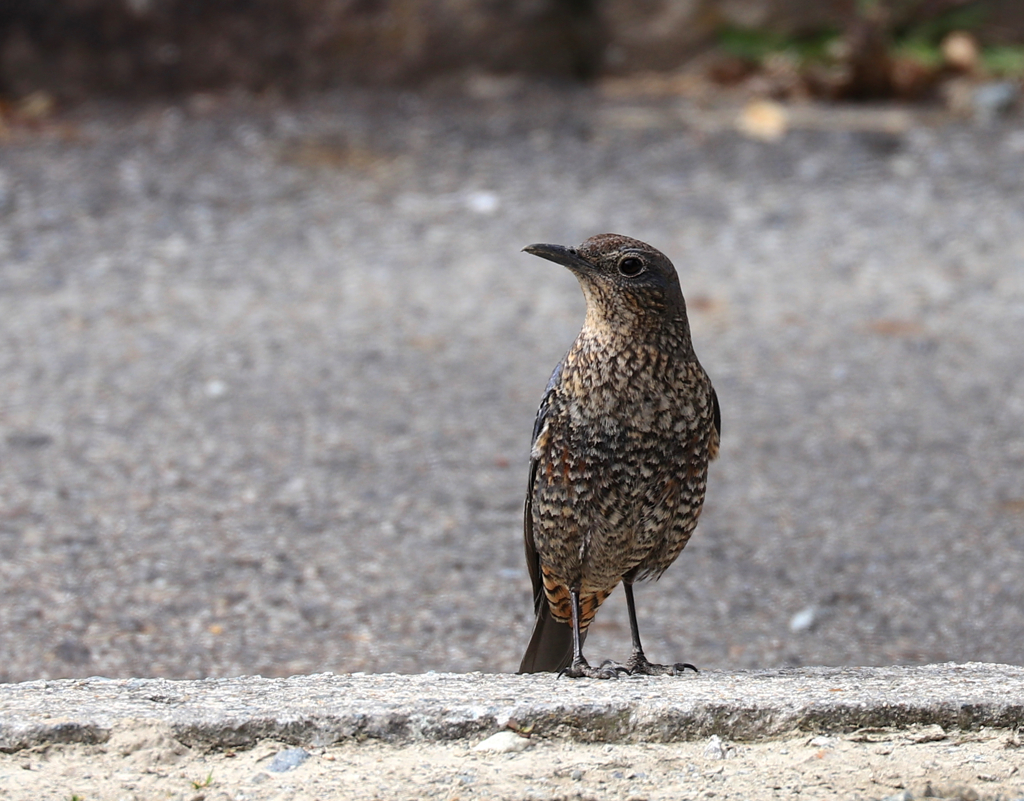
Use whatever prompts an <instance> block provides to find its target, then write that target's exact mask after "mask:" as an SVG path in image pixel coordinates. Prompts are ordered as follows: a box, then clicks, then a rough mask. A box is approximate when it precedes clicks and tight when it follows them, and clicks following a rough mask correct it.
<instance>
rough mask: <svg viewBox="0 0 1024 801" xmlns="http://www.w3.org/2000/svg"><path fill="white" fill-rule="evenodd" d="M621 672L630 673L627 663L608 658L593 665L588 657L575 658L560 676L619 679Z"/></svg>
mask: <svg viewBox="0 0 1024 801" xmlns="http://www.w3.org/2000/svg"><path fill="white" fill-rule="evenodd" d="M620 673H629V668H628V667H626V665H620V664H619V663H618V662H612V661H611V660H606V661H604V662H602V663H601V664H600V665H598V666H597V667H593V666H592V665H591V664H590V663H589V662H587V660H586V659H578V660H574V661H573V663H572V664H571V665H569V667H567V668H565V669H564V670H562V672H561V673H559V674H558V675H559V676H568V677H569V678H570V679H581V678H584V677H586V678H589V679H617V678H618V677H619V674H620Z"/></svg>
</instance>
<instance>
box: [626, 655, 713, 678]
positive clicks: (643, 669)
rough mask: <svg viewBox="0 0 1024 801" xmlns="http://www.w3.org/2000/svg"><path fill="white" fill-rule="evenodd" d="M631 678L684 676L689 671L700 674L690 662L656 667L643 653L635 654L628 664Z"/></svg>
mask: <svg viewBox="0 0 1024 801" xmlns="http://www.w3.org/2000/svg"><path fill="white" fill-rule="evenodd" d="M625 667H626V669H627V670H628V672H629V675H630V676H682V675H683V674H684V673H685V672H686V671H687V670H692V671H693V672H694V673H700V671H699V670H697V668H695V667H694V666H693V665H691V664H690V663H689V662H676V663H675V664H674V665H655V664H653V663H651V662H648V661H647V657H646V656H644V655H643V653H637V654H633V656H631V657H630V658H629V661H628V662H626V665H625Z"/></svg>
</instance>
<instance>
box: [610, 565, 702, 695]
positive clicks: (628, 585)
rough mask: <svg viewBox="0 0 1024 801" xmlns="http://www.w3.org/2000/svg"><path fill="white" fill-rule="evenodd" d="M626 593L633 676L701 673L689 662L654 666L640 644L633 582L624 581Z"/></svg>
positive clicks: (627, 666) (630, 672) (623, 585)
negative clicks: (631, 644) (688, 672)
mask: <svg viewBox="0 0 1024 801" xmlns="http://www.w3.org/2000/svg"><path fill="white" fill-rule="evenodd" d="M622 587H623V589H624V590H625V591H626V608H627V609H629V633H630V635H631V636H632V638H633V655H632V656H631V657H630V658H629V661H628V662H626V668H627V669H628V670H629V675H631V676H681V675H682V674H683V673H685V672H686V671H687V670H692V671H693V672H694V673H697V672H699V671H698V670H697V668H695V667H694V666H693V665H691V664H690V663H689V662H676V663H675V664H674V665H654V664H652V663H650V662H648V661H647V657H646V656H644V647H643V646H642V645H641V644H640V627H639V626H638V625H637V623H636V604H635V603H634V602H633V582H631V581H623V582H622Z"/></svg>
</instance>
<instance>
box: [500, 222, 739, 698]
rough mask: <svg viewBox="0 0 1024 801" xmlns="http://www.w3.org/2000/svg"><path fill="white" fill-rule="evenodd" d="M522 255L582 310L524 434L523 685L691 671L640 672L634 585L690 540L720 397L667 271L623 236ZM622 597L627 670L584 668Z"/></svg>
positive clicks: (717, 426) (646, 666)
mask: <svg viewBox="0 0 1024 801" xmlns="http://www.w3.org/2000/svg"><path fill="white" fill-rule="evenodd" d="M523 250H524V251H525V252H526V253H529V254H532V255H534V256H539V257H540V258H542V259H547V260H548V261H552V262H555V263H556V264H560V265H562V266H564V267H567V268H568V269H569V270H570V271H571V272H572V273H573V274H574V275H575V276H576V278H577V280H578V281H579V284H580V287H581V289H582V290H583V295H584V298H585V299H586V307H587V308H586V317H585V319H584V322H583V327H582V329H581V330H580V333H579V336H578V337H577V338H576V340H575V342H574V343H573V344H572V347H570V349H569V351H568V353H566V355H565V357H564V358H563V359H562V361H561V362H559V364H558V366H557V367H555V370H554V372H553V373H552V374H551V379H550V380H549V382H548V385H547V388H546V389H545V391H544V395H543V398H542V400H541V402H540V408H539V410H538V412H537V417H536V421H535V422H534V427H533V440H532V447H531V451H530V471H529V484H528V488H527V494H526V504H525V510H524V520H523V533H524V540H525V546H526V562H527V567H528V568H529V573H530V579H531V582H532V585H533V600H534V611H535V613H536V623H535V626H534V630H533V635H532V637H531V640H530V644H529V646H528V648H527V650H526V653H525V655H524V656H523V659H522V663H521V664H520V667H519V672H520V673H541V672H557V673H559V674H560V675H564V676H568V677H572V678H581V677H590V678H598V679H607V678H615V677H617V676H619V675H621V674H623V673H626V674H630V675H681V674H683V673H684V672H685V671H687V670H693V671H696V670H697V668H696V667H694V666H693V665H692V664H690V663H688V662H677V663H674V664H671V665H659V664H654V663H651V662H650V661H649V660H648V659H647V657H646V655H645V654H644V650H643V646H642V645H641V642H640V632H639V628H638V625H637V619H636V606H635V603H634V598H633V584H634V583H635V582H637V581H641V580H648V579H650V580H653V579H657V578H659V577H660V576H661V575H662V574H663V573H664V572H665V570H666V569H667V568H668V567H669V565H671V564H672V563H673V562H674V561H675V560H676V557H678V556H679V554H680V552H681V551H682V550H683V547H684V546H685V545H686V543H687V541H688V540H689V539H690V535H691V534H692V533H693V530H694V528H695V527H696V525H697V519H698V518H699V517H700V513H701V509H702V507H703V504H704V497H705V492H706V489H707V475H708V463H709V461H710V460H712V459H714V458H716V457H717V455H718V451H719V443H720V439H721V430H722V419H721V418H722V415H721V410H720V407H719V403H718V396H717V394H716V393H715V389H714V387H713V386H712V384H711V380H710V379H709V378H708V375H707V373H705V372H704V368H703V367H701V364H700V362H699V361H698V360H697V356H696V354H695V353H694V350H693V344H692V341H691V337H690V325H689V321H688V319H687V316H686V303H685V301H684V299H683V293H682V290H681V289H680V286H679V278H678V276H677V274H676V270H675V267H674V266H673V265H672V262H671V261H670V260H669V259H668V257H666V256H665V255H664V254H663V253H661V252H660V251H658V250H656V249H655V248H653V247H652V246H650V245H648V244H646V243H645V242H641V241H639V240H636V239H632V238H630V237H626V236H622V235H619V234H599V235H597V236H593V237H590V238H589V239H587V240H586V241H585V242H583V244H581V245H579V246H578V247H565V246H562V245H547V244H536V245H528V246H527V247H525V248H523ZM620 583H621V584H622V585H623V589H624V593H625V596H626V605H627V609H628V612H629V627H630V634H631V639H632V653H631V656H630V657H629V659H628V660H627V661H626V662H625V663H619V662H613V661H610V660H608V661H605V662H603V663H601V664H599V665H593V666H592V665H591V664H590V663H589V662H588V661H587V660H586V658H585V657H584V656H583V644H584V641H585V639H586V634H587V628H588V626H589V625H590V623H591V622H592V621H593V619H594V616H595V615H596V614H597V610H598V608H599V607H600V606H601V604H602V603H603V602H604V601H605V599H606V598H607V597H608V596H609V594H610V593H611V592H612V590H614V589H615V587H617V586H618V585H619V584H620Z"/></svg>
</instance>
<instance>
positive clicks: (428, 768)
mask: <svg viewBox="0 0 1024 801" xmlns="http://www.w3.org/2000/svg"><path fill="white" fill-rule="evenodd" d="M513 736H516V735H513ZM524 745H525V748H524V749H523V750H522V751H513V752H497V753H495V752H492V751H476V750H474V747H473V743H471V742H459V743H430V744H426V745H421V746H417V747H416V748H403V747H400V746H394V745H388V744H384V743H372V744H355V743H348V744H344V745H335V746H330V747H326V748H312V749H310V751H308V752H306V753H307V754H308V757H307V758H305V759H304V760H303V761H302V763H301V764H299V765H298V766H297V767H294V768H292V769H288V770H285V771H278V770H276V769H275V762H277V760H278V759H288V760H293V759H295V758H296V757H297V756H298V755H294V753H293V755H289V756H286V757H283V758H282V754H288V752H289V751H293V749H290V748H288V747H287V746H286V745H285V744H282V743H275V742H272V741H267V742H262V743H260V744H259V745H257V746H256V747H254V748H252V749H250V750H246V751H237V752H235V751H229V752H208V753H204V752H202V751H197V750H194V749H190V748H187V747H184V746H182V745H181V744H180V743H179V742H177V741H176V740H174V739H173V738H172V737H171V736H170V735H169V734H168V733H167V731H166V730H165V729H162V728H160V727H158V726H151V727H145V728H139V729H133V730H129V731H125V732H122V733H120V734H118V735H117V736H116V737H115V738H113V739H111V740H110V741H109V742H107V743H104V744H102V745H66V746H53V747H50V748H47V749H45V750H44V749H40V750H38V751H31V752H22V753H19V754H12V755H7V754H0V781H3V782H4V798H5V799H8V800H9V801H38V800H39V799H40V798H46V799H50V798H52V799H62V801H66V800H67V799H69V798H73V797H75V796H77V797H78V798H80V799H84V801H150V799H153V798H161V799H168V800H169V801H320V800H321V799H331V798H345V799H367V801H370V800H371V799H372V800H374V801H377V800H379V799H401V801H407V799H410V798H416V799H420V798H439V799H446V800H448V801H455V800H456V799H462V800H463V801H465V800H466V799H474V798H479V799H496V800H500V801H565V800H566V799H574V801H577V800H578V801H604V800H605V799H614V800H615V801H675V800H676V799H680V798H684V799H690V798H694V799H716V801H717V800H718V799H734V800H735V801H760V800H761V799H766V800H767V799H822V800H823V801H824V799H829V801H831V800H832V799H843V800H844V801H913V799H921V798H929V799H933V800H934V801H940V800H941V799H945V801H1021V799H1022V798H1024V779H1022V778H1021V775H1022V769H1024V750H1022V749H1021V747H1020V740H1019V739H1018V738H1017V737H1016V736H1015V735H1014V734H1013V733H1010V732H1005V731H999V730H983V731H979V732H970V733H961V732H951V733H946V732H943V731H942V730H941V729H939V728H937V727H931V728H921V727H918V728H913V729H910V730H907V731H887V730H873V731H870V732H859V733H856V734H851V735H843V736H837V737H826V736H820V735H819V736H808V735H799V736H795V737H787V738H781V739H778V740H772V741H769V742H758V743H733V742H729V741H723V740H720V739H719V738H717V737H713V738H707V739H704V740H701V741H698V742H691V743H672V744H656V743H652V744H647V745H613V744H605V745H601V744H595V743H580V742H573V741H564V740H538V739H535V738H531V739H529V740H526V741H524ZM277 764H281V763H279V762H278V763H277Z"/></svg>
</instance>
